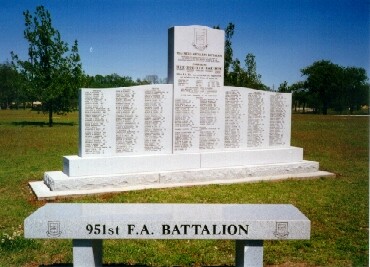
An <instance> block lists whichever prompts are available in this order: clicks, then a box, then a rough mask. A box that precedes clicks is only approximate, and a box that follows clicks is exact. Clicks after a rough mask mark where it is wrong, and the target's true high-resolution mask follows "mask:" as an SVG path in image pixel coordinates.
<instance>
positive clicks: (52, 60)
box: [12, 6, 83, 126]
mask: <svg viewBox="0 0 370 267" xmlns="http://www.w3.org/2000/svg"><path fill="white" fill-rule="evenodd" d="M23 15H24V18H25V26H26V29H25V31H24V37H25V39H26V40H27V41H28V43H29V46H28V60H26V61H22V60H20V59H19V58H18V56H17V55H16V54H15V53H14V52H12V59H13V65H14V66H15V67H16V68H17V69H18V70H19V71H20V73H21V74H22V75H23V76H24V78H25V80H26V81H27V82H28V86H27V87H26V88H27V91H26V93H27V94H28V95H30V97H31V98H32V99H31V100H32V101H35V100H37V101H41V102H42V109H43V111H44V112H48V113H49V126H53V113H55V112H57V113H64V112H69V111H71V110H72V109H73V108H74V107H76V105H77V99H78V89H79V88H80V87H81V83H82V74H83V72H82V66H81V62H80V56H79V54H78V43H77V40H76V41H75V42H74V44H73V46H72V47H71V51H70V50H69V48H68V44H67V43H65V42H64V41H62V39H61V36H60V33H59V31H58V30H56V29H55V28H54V27H53V26H52V21H51V16H50V13H49V12H48V11H47V10H46V9H45V8H44V7H43V6H38V7H36V11H35V13H34V15H31V14H30V12H29V11H28V10H26V11H25V12H23Z"/></svg>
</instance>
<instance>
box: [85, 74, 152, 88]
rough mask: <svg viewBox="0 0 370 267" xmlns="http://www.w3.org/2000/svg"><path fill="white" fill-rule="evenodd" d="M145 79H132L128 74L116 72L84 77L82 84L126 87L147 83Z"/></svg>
mask: <svg viewBox="0 0 370 267" xmlns="http://www.w3.org/2000/svg"><path fill="white" fill-rule="evenodd" d="M148 83H149V82H148V81H146V80H143V81H141V80H136V81H133V80H132V78H131V77H129V76H123V77H122V76H120V75H118V74H116V73H113V74H110V75H105V76H104V75H100V74H98V75H95V76H89V75H86V76H85V77H84V81H83V86H84V87H87V88H110V87H128V86H134V85H140V84H148Z"/></svg>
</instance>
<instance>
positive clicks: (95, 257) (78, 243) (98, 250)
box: [73, 239, 103, 267]
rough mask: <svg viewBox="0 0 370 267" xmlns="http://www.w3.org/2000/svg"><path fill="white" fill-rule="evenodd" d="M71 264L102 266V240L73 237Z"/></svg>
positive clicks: (86, 266)
mask: <svg viewBox="0 0 370 267" xmlns="http://www.w3.org/2000/svg"><path fill="white" fill-rule="evenodd" d="M73 266H75V267H98V266H99V267H101V266H103V240H101V239H74V240H73Z"/></svg>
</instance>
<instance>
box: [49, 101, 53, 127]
mask: <svg viewBox="0 0 370 267" xmlns="http://www.w3.org/2000/svg"><path fill="white" fill-rule="evenodd" d="M49 127H53V104H50V106H49Z"/></svg>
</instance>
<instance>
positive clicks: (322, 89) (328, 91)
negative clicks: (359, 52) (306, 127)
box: [301, 60, 341, 115]
mask: <svg viewBox="0 0 370 267" xmlns="http://www.w3.org/2000/svg"><path fill="white" fill-rule="evenodd" d="M301 72H302V74H303V75H306V76H307V80H306V82H305V87H306V88H307V89H308V90H309V92H310V94H317V96H318V97H317V99H316V100H317V102H318V103H317V104H318V105H319V106H320V107H321V111H322V114H324V115H326V114H327V113H328V109H329V107H330V105H331V104H332V102H333V101H334V99H335V98H336V96H337V93H338V91H339V89H340V85H341V81H340V75H341V68H340V67H339V66H338V65H336V64H333V63H332V62H330V61H326V60H321V61H316V62H314V63H313V64H312V65H311V66H308V67H306V68H304V69H302V70H301Z"/></svg>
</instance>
